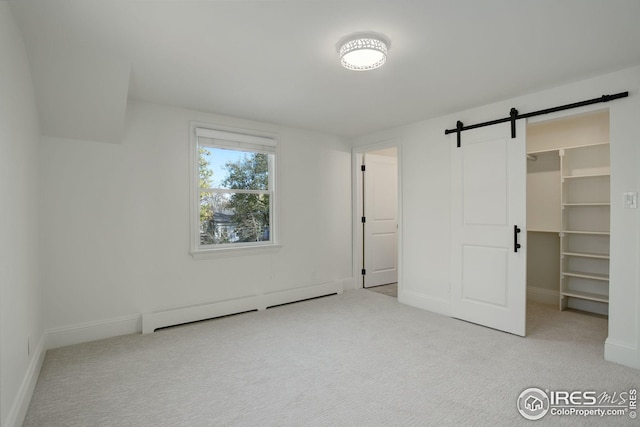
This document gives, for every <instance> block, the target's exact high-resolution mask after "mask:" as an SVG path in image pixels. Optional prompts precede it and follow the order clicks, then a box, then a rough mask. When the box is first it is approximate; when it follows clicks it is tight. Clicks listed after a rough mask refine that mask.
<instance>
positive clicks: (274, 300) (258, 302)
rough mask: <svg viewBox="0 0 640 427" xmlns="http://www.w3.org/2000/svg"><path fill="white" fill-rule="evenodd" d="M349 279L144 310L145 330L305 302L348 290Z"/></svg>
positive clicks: (143, 328) (143, 323)
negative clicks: (160, 309)
mask: <svg viewBox="0 0 640 427" xmlns="http://www.w3.org/2000/svg"><path fill="white" fill-rule="evenodd" d="M349 280H351V279H345V280H338V281H335V282H329V283H322V284H318V285H313V286H306V287H302V288H294V289H287V290H284V291H278V292H270V293H266V294H262V295H250V296H246V297H241V298H235V299H230V300H226V301H217V302H213V303H209V304H199V305H194V306H189V307H180V308H174V309H169V310H162V311H155V312H151V313H143V314H142V333H143V334H148V333H151V332H153V331H155V330H156V329H159V328H165V327H168V326H175V325H182V324H184V323H190V322H197V321H200V320H207V319H213V318H216V317H222V316H229V315H231V314H238V313H245V312H247V311H256V310H266V309H267V308H269V307H274V306H278V305H282V304H287V303H291V302H296V301H302V300H305V299H310V298H316V297H321V296H325V295H331V294H341V293H342V292H343V291H344V289H345V284H346V282H347V281H349Z"/></svg>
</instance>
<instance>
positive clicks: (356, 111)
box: [12, 0, 640, 137]
mask: <svg viewBox="0 0 640 427" xmlns="http://www.w3.org/2000/svg"><path fill="white" fill-rule="evenodd" d="M12 4H13V6H14V12H15V14H16V17H17V19H18V22H19V24H20V26H21V29H22V31H23V34H24V37H25V41H26V45H27V49H28V52H29V55H30V59H31V61H32V67H33V68H35V69H38V70H40V71H39V72H34V79H35V85H36V88H38V87H47V85H49V86H52V85H59V83H58V82H54V81H49V82H48V81H47V79H52V78H54V77H55V76H54V77H51V73H48V72H47V69H48V67H50V66H51V64H50V62H51V61H52V59H51V58H55V57H56V56H57V54H58V52H60V55H61V56H60V57H65V55H66V56H68V52H70V51H72V52H91V54H92V55H93V56H96V55H99V56H101V57H104V58H112V59H113V61H114V63H118V64H122V63H125V64H127V66H130V70H131V75H130V81H128V82H127V84H128V97H129V98H131V99H137V100H145V101H150V102H156V103H162V104H169V105H176V106H181V107H187V108H191V109H196V110H202V111H208V112H213V113H219V114H226V115H231V116H237V117H242V118H247V119H253V120H259V121H265V122H271V123H276V124H281V125H285V126H292V127H299V128H305V129H310V130H319V131H323V132H329V133H334V134H337V135H343V136H347V137H353V136H358V135H361V134H365V133H369V132H372V131H376V130H379V129H384V128H388V127H392V126H396V125H402V124H407V123H411V122H415V121H419V120H422V119H426V118H430V117H435V116H439V115H442V114H446V113H451V112H455V111H459V110H462V109H466V108H469V107H473V106H478V105H483V104H487V103H490V102H494V101H497V100H501V99H505V98H509V97H513V96H517V95H521V94H525V93H530V92H533V91H537V90H540V89H544V88H549V87H553V86H557V85H561V84H564V83H567V82H570V81H575V80H579V79H583V78H587V77H590V76H593V75H597V74H602V73H605V72H609V71H613V70H617V69H621V68H626V67H629V66H633V65H638V64H640V47H639V46H640V24H639V23H638V21H639V20H640V1H638V0H423V1H418V0H414V1H406V0H388V1H352V0H342V1H338V0H335V1H312V0H308V1H307V0H289V1H269V0H263V1H243V0H236V1H205V0H200V1H189V0H174V1H170V0H165V1H150V0H138V1H118V0H109V1H107V0H15V1H14V2H13V3H12ZM358 31H374V32H377V33H382V34H384V35H386V36H387V37H388V38H389V39H390V40H391V48H390V50H389V59H388V61H387V64H386V65H385V66H384V67H382V68H381V69H378V70H374V71H370V72H354V71H348V70H345V69H343V68H341V67H340V65H339V60H338V55H337V52H336V43H337V42H338V40H339V39H340V38H342V37H344V36H345V35H348V34H350V33H354V32H358ZM58 62H60V61H58ZM56 67H57V68H58V69H59V67H60V64H59V63H58V64H56ZM68 67H69V68H70V72H71V71H72V70H71V67H78V61H77V60H76V61H68ZM95 68H96V67H95V65H94V66H93V68H92V67H89V68H88V72H91V69H94V70H95ZM116 68H118V67H116ZM122 69H123V68H122V67H119V68H118V70H122ZM76 71H77V69H76ZM53 74H55V73H53ZM58 74H59V73H58ZM118 76H119V77H118V81H122V78H121V76H122V73H121V72H120V74H118ZM58 77H59V76H58ZM96 78H98V79H105V80H108V79H109V78H110V77H109V73H103V75H100V76H96ZM70 80H73V79H70ZM114 81H115V80H114ZM70 84H73V82H70ZM100 84H104V85H105V86H106V87H109V85H111V84H114V83H113V82H107V81H102V83H100ZM69 90H72V89H69ZM58 92H60V91H58ZM125 93H127V92H126V90H125ZM599 95H602V94H599V93H598V94H593V93H592V94H585V97H592V96H593V97H595V96H599ZM56 96H58V97H59V96H61V95H60V94H59V93H58V95H56ZM55 101H56V100H52V99H49V100H48V101H47V105H49V104H50V105H52V106H55V105H56V102H55ZM98 101H100V100H98ZM577 101H578V100H577ZM39 102H41V101H40V100H39ZM58 105H64V103H63V104H58ZM51 108H55V107H51Z"/></svg>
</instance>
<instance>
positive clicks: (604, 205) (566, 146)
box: [527, 109, 611, 317]
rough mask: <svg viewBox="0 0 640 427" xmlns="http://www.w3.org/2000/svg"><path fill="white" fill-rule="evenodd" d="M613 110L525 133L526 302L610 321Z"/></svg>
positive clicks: (545, 123) (533, 125) (531, 128)
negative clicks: (611, 143) (610, 124)
mask: <svg viewBox="0 0 640 427" xmlns="http://www.w3.org/2000/svg"><path fill="white" fill-rule="evenodd" d="M610 173H611V167H610V156H609V110H608V109H606V110H598V111H593V112H589V113H584V114H580V115H573V116H570V117H564V118H560V119H552V120H546V121H540V122H536V123H529V124H528V125H527V242H528V248H527V302H528V303H529V302H534V303H536V304H545V305H552V306H555V307H556V309H557V310H558V311H564V310H571V311H577V312H580V313H583V314H590V315H593V316H599V317H606V316H608V313H609V304H608V301H609V236H610V207H611V199H610Z"/></svg>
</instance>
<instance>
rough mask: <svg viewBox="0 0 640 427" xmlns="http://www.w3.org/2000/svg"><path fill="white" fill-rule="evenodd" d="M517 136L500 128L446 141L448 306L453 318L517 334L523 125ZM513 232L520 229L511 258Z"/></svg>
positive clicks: (521, 296) (521, 319)
mask: <svg viewBox="0 0 640 427" xmlns="http://www.w3.org/2000/svg"><path fill="white" fill-rule="evenodd" d="M516 133H517V138H513V139H512V138H511V128H510V124H509V123H506V124H502V125H494V126H488V127H485V128H480V129H474V130H470V131H465V132H463V133H462V147H460V148H458V147H456V144H455V143H452V148H451V159H452V176H451V193H452V194H451V196H452V204H451V208H452V228H451V234H452V254H451V267H452V270H451V277H452V286H451V303H452V313H453V316H454V317H457V318H460V319H463V320H467V321H469V322H473V323H477V324H480V325H484V326H488V327H491V328H494V329H499V330H502V331H506V332H510V333H513V334H516V335H522V336H524V335H525V318H526V282H525V278H526V152H525V151H526V149H525V147H526V144H525V123H524V121H522V120H521V121H519V122H518V123H517V128H516ZM455 137H456V135H455V134H454V138H455ZM515 226H517V227H519V228H520V229H521V230H523V231H522V232H521V233H519V234H518V242H519V243H520V244H521V247H520V248H519V249H518V251H517V252H516V251H515V240H514V230H515V229H514V227H515Z"/></svg>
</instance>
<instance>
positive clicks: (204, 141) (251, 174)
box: [192, 125, 277, 254]
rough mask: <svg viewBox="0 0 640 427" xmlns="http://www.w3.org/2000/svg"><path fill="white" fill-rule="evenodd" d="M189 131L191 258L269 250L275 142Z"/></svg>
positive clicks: (204, 130) (218, 132)
mask: <svg viewBox="0 0 640 427" xmlns="http://www.w3.org/2000/svg"><path fill="white" fill-rule="evenodd" d="M192 127H193V134H192V135H194V142H195V143H194V144H192V155H193V159H192V162H193V166H192V174H193V187H194V191H193V192H192V195H193V196H194V197H192V222H193V227H192V253H194V254H198V253H200V254H202V253H217V252H225V250H229V249H231V250H233V251H236V250H237V249H242V248H245V249H251V248H258V247H273V246H275V245H276V243H277V238H276V237H277V236H276V231H277V230H276V223H277V221H276V218H275V212H276V209H274V207H275V201H276V191H275V181H276V180H275V161H276V149H277V142H276V140H275V139H274V138H270V137H264V136H255V135H248V134H242V133H234V132H228V131H222V130H214V129H208V128H205V127H199V126H194V125H192Z"/></svg>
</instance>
